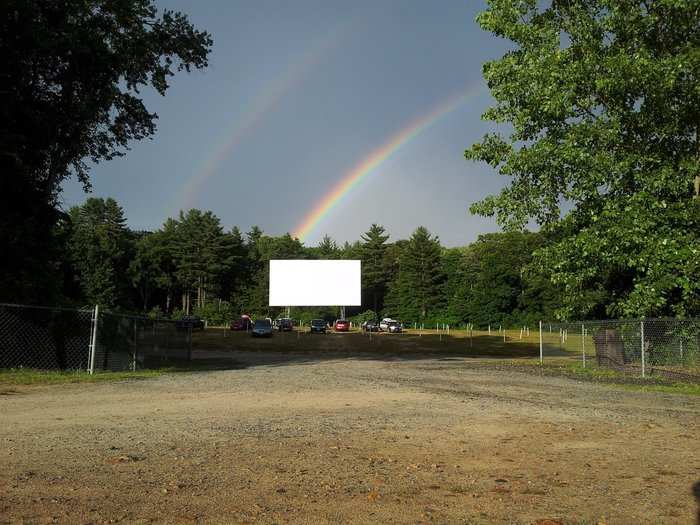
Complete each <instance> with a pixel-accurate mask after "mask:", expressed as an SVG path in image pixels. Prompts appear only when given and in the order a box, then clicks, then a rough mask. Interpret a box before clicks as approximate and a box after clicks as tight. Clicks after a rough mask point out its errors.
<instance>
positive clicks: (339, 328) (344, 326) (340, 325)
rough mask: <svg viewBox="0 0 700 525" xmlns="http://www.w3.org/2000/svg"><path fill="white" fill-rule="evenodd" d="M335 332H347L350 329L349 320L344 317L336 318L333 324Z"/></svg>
mask: <svg viewBox="0 0 700 525" xmlns="http://www.w3.org/2000/svg"><path fill="white" fill-rule="evenodd" d="M333 329H334V330H335V331H336V332H347V331H348V330H350V321H348V320H346V319H338V320H337V321H336V322H335V325H334V326H333Z"/></svg>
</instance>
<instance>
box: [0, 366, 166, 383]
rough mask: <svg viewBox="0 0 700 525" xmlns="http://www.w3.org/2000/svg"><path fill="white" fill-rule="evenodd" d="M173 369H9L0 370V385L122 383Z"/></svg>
mask: <svg viewBox="0 0 700 525" xmlns="http://www.w3.org/2000/svg"><path fill="white" fill-rule="evenodd" d="M172 370H173V369H170V368H161V369H157V370H137V371H136V372H130V371H129V372H98V373H95V374H88V373H87V372H85V371H65V372H63V371H60V370H35V369H32V368H10V369H1V370H0V385H36V384H44V385H53V384H61V383H99V382H104V381H123V380H125V379H149V378H152V377H158V376H160V375H163V374H165V373H167V372H171V371H172Z"/></svg>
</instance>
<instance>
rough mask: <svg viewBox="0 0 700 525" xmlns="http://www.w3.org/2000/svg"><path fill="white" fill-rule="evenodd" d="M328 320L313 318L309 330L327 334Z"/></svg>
mask: <svg viewBox="0 0 700 525" xmlns="http://www.w3.org/2000/svg"><path fill="white" fill-rule="evenodd" d="M326 327H327V325H326V321H324V320H323V319H312V320H311V326H310V329H309V331H310V332H311V333H312V334H313V333H314V332H316V333H320V334H325V333H326Z"/></svg>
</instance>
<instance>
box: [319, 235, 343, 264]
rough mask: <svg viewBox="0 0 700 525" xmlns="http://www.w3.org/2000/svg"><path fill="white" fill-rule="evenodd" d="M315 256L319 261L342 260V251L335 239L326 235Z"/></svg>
mask: <svg viewBox="0 0 700 525" xmlns="http://www.w3.org/2000/svg"><path fill="white" fill-rule="evenodd" d="M315 254H316V255H317V256H318V258H319V259H340V255H341V251H340V248H338V245H337V244H336V242H335V241H334V240H333V239H331V238H330V237H329V236H328V235H324V236H323V239H322V240H321V242H320V243H318V247H317V248H316V250H315Z"/></svg>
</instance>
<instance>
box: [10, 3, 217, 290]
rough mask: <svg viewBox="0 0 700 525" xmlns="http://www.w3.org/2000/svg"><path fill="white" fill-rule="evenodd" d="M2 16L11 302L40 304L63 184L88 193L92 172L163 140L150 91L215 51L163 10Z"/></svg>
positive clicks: (144, 7)
mask: <svg viewBox="0 0 700 525" xmlns="http://www.w3.org/2000/svg"><path fill="white" fill-rule="evenodd" d="M0 17H2V23H0V56H2V60H3V64H2V75H1V76H2V87H1V89H0V92H1V94H2V95H1V96H0V172H2V174H3V180H4V181H6V184H4V187H3V191H2V192H0V246H2V247H3V250H4V251H5V253H10V254H12V256H11V257H2V258H0V297H5V298H7V299H11V300H18V299H20V298H30V297H32V296H34V298H35V299H34V300H35V301H36V300H37V298H38V297H40V295H39V294H37V293H36V291H37V287H38V286H42V285H43V284H42V283H43V281H44V280H46V281H49V280H50V279H51V278H55V276H56V272H57V266H58V265H57V264H55V257H54V254H55V253H56V250H55V249H54V244H55V242H54V240H53V239H52V233H53V230H54V228H55V227H56V225H57V224H58V222H59V221H60V219H61V213H60V212H59V210H58V208H59V196H60V192H61V183H62V182H63V181H64V180H65V179H66V178H67V177H69V176H70V175H71V174H73V175H75V176H76V177H77V178H78V180H80V181H81V182H82V183H83V185H84V186H85V187H86V188H88V187H89V186H90V181H89V177H88V171H89V166H90V165H92V164H94V163H97V162H100V161H104V160H110V159H112V158H114V157H116V156H119V155H123V154H124V152H125V151H126V150H127V149H128V144H129V142H130V141H131V140H140V139H143V138H145V137H148V136H150V135H153V133H155V130H156V126H155V120H156V118H157V116H156V114H155V113H151V112H149V111H148V110H147V108H146V107H145V106H144V104H143V101H142V99H141V95H140V92H141V91H142V90H143V88H144V87H151V88H153V89H155V91H157V92H158V93H160V94H161V95H163V94H165V92H166V90H167V88H168V78H169V77H171V76H173V74H174V73H175V72H176V71H181V70H187V71H189V70H190V69H191V68H197V69H201V68H204V67H205V66H206V65H207V55H208V53H209V50H210V48H211V44H212V41H211V38H210V36H209V35H208V34H207V33H205V32H201V31H197V30H196V29H195V28H194V27H193V26H192V25H191V24H190V23H189V21H188V20H187V18H186V17H185V15H183V14H181V13H178V12H173V11H169V10H165V11H163V12H162V13H160V14H159V13H158V12H157V9H156V7H155V2H154V1H152V0H126V1H121V2H113V1H109V0H85V1H75V0H71V1H65V2H35V1H30V0H6V1H4V2H3V3H2V7H1V8H0ZM42 247H43V249H42ZM47 289H48V288H47Z"/></svg>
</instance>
